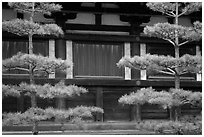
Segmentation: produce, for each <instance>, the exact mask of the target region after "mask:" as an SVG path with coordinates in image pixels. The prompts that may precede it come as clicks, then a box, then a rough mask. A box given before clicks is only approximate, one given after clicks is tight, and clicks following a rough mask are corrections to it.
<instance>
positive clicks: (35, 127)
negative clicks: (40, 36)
mask: <svg viewBox="0 0 204 137" xmlns="http://www.w3.org/2000/svg"><path fill="white" fill-rule="evenodd" d="M32 4H33V5H32V9H33V11H32V12H31V16H30V21H31V22H33V16H34V7H35V3H34V2H33V3H32ZM32 37H33V34H32V32H30V33H29V35H28V43H29V45H28V46H29V51H28V53H29V54H33V38H32ZM29 72H30V74H29V75H30V84H35V81H34V73H33V65H32V64H30V66H29ZM31 107H32V108H36V107H37V100H36V93H35V92H32V93H31ZM32 134H33V135H38V122H37V121H33V127H32Z"/></svg>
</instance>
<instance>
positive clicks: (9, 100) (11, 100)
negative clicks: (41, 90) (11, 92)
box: [2, 97, 18, 112]
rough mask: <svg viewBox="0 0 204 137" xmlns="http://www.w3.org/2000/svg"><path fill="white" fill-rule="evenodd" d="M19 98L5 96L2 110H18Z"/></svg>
mask: <svg viewBox="0 0 204 137" xmlns="http://www.w3.org/2000/svg"><path fill="white" fill-rule="evenodd" d="M17 110H18V108H17V98H16V97H5V98H4V99H3V100H2V112H17Z"/></svg>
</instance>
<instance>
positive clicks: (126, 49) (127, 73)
mask: <svg viewBox="0 0 204 137" xmlns="http://www.w3.org/2000/svg"><path fill="white" fill-rule="evenodd" d="M124 53H125V56H126V57H130V54H131V52H130V43H127V42H126V43H125V45H124ZM125 80H131V69H130V68H128V67H125Z"/></svg>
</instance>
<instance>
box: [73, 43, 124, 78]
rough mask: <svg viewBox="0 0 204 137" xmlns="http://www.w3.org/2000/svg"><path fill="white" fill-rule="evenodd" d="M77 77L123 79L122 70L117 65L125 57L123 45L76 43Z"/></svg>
mask: <svg viewBox="0 0 204 137" xmlns="http://www.w3.org/2000/svg"><path fill="white" fill-rule="evenodd" d="M73 49H74V52H73V53H74V75H75V77H89V76H90V77H93V76H99V77H100V76H102V77H103V78H104V77H109V76H110V77H112V78H114V77H115V76H116V77H121V78H122V75H123V74H122V70H121V69H119V68H118V67H117V66H116V63H117V62H118V61H119V60H120V58H121V57H122V55H123V45H122V44H119V43H116V44H115V43H113V44H112V43H92V42H74V43H73Z"/></svg>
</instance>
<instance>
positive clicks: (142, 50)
mask: <svg viewBox="0 0 204 137" xmlns="http://www.w3.org/2000/svg"><path fill="white" fill-rule="evenodd" d="M145 54H146V44H144V43H141V44H140V56H144V55H145ZM140 79H141V80H147V74H146V70H141V71H140Z"/></svg>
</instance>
